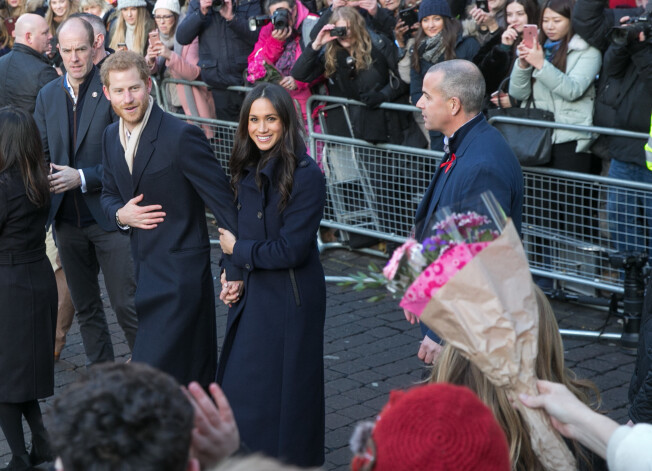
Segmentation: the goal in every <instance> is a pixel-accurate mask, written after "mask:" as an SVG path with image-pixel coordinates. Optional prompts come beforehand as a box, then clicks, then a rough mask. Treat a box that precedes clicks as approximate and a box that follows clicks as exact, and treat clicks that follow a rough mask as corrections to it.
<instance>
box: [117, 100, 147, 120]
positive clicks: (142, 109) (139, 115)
mask: <svg viewBox="0 0 652 471" xmlns="http://www.w3.org/2000/svg"><path fill="white" fill-rule="evenodd" d="M148 106H149V100H147V99H146V100H143V101H142V102H141V103H140V104H139V105H138V109H137V112H136V114H129V113H127V112H126V111H125V110H123V109H122V107H121V106H117V105H113V104H112V105H111V107H112V108H113V111H115V114H117V115H118V116H119V117H120V118H122V119H123V120H124V121H125V122H126V123H129V124H132V125H134V126H136V125H138V124H139V123H140V122H141V121H142V120H143V118H144V117H145V113H147V107H148Z"/></svg>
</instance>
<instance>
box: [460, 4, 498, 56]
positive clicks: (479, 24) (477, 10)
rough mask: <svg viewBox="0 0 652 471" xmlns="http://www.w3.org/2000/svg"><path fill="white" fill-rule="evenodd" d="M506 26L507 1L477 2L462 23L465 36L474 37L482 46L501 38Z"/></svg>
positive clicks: (468, 10)
mask: <svg viewBox="0 0 652 471" xmlns="http://www.w3.org/2000/svg"><path fill="white" fill-rule="evenodd" d="M505 26H506V22H505V0H476V2H475V3H473V4H471V5H469V6H468V7H467V14H466V18H465V19H464V20H463V21H462V27H463V31H464V35H466V36H472V37H474V38H475V39H476V41H478V42H479V43H480V45H481V46H484V45H485V44H486V43H488V42H490V41H492V40H495V39H496V38H500V35H501V34H502V32H503V31H504V30H505Z"/></svg>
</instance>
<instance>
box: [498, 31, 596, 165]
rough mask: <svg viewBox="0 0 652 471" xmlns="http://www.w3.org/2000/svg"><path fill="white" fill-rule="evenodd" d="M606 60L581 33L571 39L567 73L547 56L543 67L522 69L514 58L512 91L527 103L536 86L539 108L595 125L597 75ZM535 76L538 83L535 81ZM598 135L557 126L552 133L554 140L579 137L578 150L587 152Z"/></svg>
mask: <svg viewBox="0 0 652 471" xmlns="http://www.w3.org/2000/svg"><path fill="white" fill-rule="evenodd" d="M601 64H602V55H601V54H600V51H599V50H598V49H596V48H594V47H591V46H589V45H588V44H587V42H586V41H584V40H583V39H582V38H581V37H579V36H578V35H575V36H573V37H572V38H571V40H570V41H569V43H568V57H567V59H566V73H564V72H562V71H561V70H559V69H557V68H556V67H555V66H554V65H552V64H551V63H550V62H548V61H547V60H546V61H545V62H544V65H543V67H542V68H541V70H536V69H534V68H533V67H532V66H530V67H528V68H527V69H521V67H520V66H519V61H518V60H517V61H515V62H514V68H513V69H512V74H511V78H510V81H509V94H510V95H511V96H513V97H514V98H516V99H517V100H520V101H522V104H521V106H522V107H525V106H526V105H527V100H528V98H529V97H530V94H531V93H532V91H533V90H534V104H535V105H536V107H537V108H541V109H544V110H548V111H552V112H553V113H554V114H555V121H556V122H558V123H566V124H580V125H586V126H591V125H593V106H594V101H595V87H594V82H595V77H596V74H597V73H598V71H599V70H600V66H601ZM532 78H534V79H535V80H534V85H532ZM594 139H595V135H592V134H591V133H585V132H578V131H566V130H561V129H556V130H555V131H554V132H553V135H552V142H553V144H561V143H564V142H570V141H577V147H576V149H575V151H576V152H587V151H588V149H589V147H590V146H591V143H592V142H593V140H594Z"/></svg>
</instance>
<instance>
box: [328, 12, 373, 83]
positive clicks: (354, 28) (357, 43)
mask: <svg viewBox="0 0 652 471" xmlns="http://www.w3.org/2000/svg"><path fill="white" fill-rule="evenodd" d="M339 20H344V21H346V23H347V24H348V38H347V39H349V41H351V57H353V59H354V60H355V71H356V72H360V71H361V70H366V69H368V68H369V67H371V63H372V62H373V59H372V57H371V47H372V44H371V36H369V32H368V31H367V26H366V24H365V22H364V18H363V17H362V15H361V14H360V13H358V11H357V10H356V9H355V8H352V7H339V8H336V9H335V10H334V11H333V14H332V16H331V19H330V21H329V22H328V23H329V24H332V25H334V24H335V23H337V22H338V21H339ZM343 50H344V48H343V47H342V46H341V45H340V43H339V42H338V41H337V40H334V41H330V42H329V43H328V44H326V52H325V53H324V57H325V58H326V67H325V72H324V75H325V76H326V77H331V76H332V75H333V74H334V73H335V70H336V69H337V53H338V51H343Z"/></svg>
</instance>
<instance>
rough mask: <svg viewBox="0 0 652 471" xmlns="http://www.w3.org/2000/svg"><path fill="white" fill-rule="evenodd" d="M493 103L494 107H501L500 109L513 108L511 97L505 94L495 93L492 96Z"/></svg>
mask: <svg viewBox="0 0 652 471" xmlns="http://www.w3.org/2000/svg"><path fill="white" fill-rule="evenodd" d="M498 100H500V104H499V103H498ZM490 101H491V103H493V104H494V105H496V106H498V107H500V108H511V107H512V102H511V101H510V100H509V95H508V94H507V93H505V92H498V91H496V92H494V93H492V94H491V99H490Z"/></svg>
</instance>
